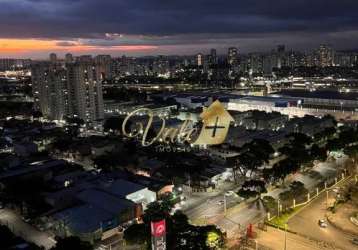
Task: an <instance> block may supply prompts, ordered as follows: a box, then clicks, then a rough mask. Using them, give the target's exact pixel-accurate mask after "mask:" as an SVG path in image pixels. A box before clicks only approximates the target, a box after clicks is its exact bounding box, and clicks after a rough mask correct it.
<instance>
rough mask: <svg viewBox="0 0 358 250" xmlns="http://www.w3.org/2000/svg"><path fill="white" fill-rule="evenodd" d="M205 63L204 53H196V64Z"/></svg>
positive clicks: (201, 64)
mask: <svg viewBox="0 0 358 250" xmlns="http://www.w3.org/2000/svg"><path fill="white" fill-rule="evenodd" d="M203 64H204V55H203V54H201V53H199V54H197V55H196V66H203Z"/></svg>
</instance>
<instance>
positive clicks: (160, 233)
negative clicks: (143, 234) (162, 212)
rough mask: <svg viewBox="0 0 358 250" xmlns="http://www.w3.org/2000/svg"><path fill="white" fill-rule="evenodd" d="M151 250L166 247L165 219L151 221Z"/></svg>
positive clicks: (160, 249)
mask: <svg viewBox="0 0 358 250" xmlns="http://www.w3.org/2000/svg"><path fill="white" fill-rule="evenodd" d="M150 227H151V234H152V250H165V249H166V239H165V235H166V225H165V220H161V221H156V222H153V221H152V222H151V223H150Z"/></svg>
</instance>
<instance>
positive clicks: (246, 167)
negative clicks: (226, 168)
mask: <svg viewBox="0 0 358 250" xmlns="http://www.w3.org/2000/svg"><path fill="white" fill-rule="evenodd" d="M274 152H275V151H274V149H273V148H272V146H271V145H270V143H269V142H267V141H266V140H261V139H255V140H253V141H251V142H250V143H246V144H244V145H243V146H242V148H241V149H240V155H239V156H237V157H236V158H235V160H234V162H235V163H234V165H233V168H234V178H235V180H236V179H237V174H236V173H237V172H240V174H241V175H242V176H244V177H246V176H247V174H248V172H250V176H252V174H253V173H254V172H255V171H256V170H257V169H258V168H259V167H261V166H262V164H264V163H265V162H266V163H268V161H269V159H270V156H271V155H272V154H273V153H274Z"/></svg>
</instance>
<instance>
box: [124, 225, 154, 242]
mask: <svg viewBox="0 0 358 250" xmlns="http://www.w3.org/2000/svg"><path fill="white" fill-rule="evenodd" d="M149 234H150V232H149V230H148V228H146V225H145V224H144V223H142V224H133V225H131V226H130V227H128V228H127V229H126V230H125V231H124V235H123V238H124V240H125V241H126V242H127V243H128V244H132V245H135V244H140V245H141V244H144V243H146V242H147V241H148V237H149V236H148V235H149Z"/></svg>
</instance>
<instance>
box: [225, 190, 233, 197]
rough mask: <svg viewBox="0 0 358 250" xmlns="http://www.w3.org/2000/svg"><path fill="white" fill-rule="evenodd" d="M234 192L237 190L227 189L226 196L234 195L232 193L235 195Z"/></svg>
mask: <svg viewBox="0 0 358 250" xmlns="http://www.w3.org/2000/svg"><path fill="white" fill-rule="evenodd" d="M234 194H235V192H234V191H232V190H230V191H227V192H226V193H225V196H232V195H234Z"/></svg>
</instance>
